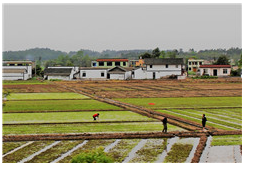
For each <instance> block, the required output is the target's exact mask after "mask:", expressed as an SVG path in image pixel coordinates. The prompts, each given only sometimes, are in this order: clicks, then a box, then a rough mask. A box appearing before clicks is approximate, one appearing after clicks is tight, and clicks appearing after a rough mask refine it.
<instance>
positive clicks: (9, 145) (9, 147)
mask: <svg viewBox="0 0 254 169" xmlns="http://www.w3.org/2000/svg"><path fill="white" fill-rule="evenodd" d="M26 143H27V142H24V141H21V142H3V154H6V153H8V152H9V151H11V150H13V149H15V148H18V147H19V146H21V145H23V144H26Z"/></svg>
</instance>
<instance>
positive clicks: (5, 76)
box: [2, 73, 27, 80]
mask: <svg viewBox="0 0 254 169" xmlns="http://www.w3.org/2000/svg"><path fill="white" fill-rule="evenodd" d="M2 77H3V80H27V76H26V77H24V74H23V73H3V74H2Z"/></svg>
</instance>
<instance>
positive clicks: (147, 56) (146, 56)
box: [140, 52, 152, 59]
mask: <svg viewBox="0 0 254 169" xmlns="http://www.w3.org/2000/svg"><path fill="white" fill-rule="evenodd" d="M140 57H141V58H142V59H145V58H151V57H152V55H151V54H150V53H148V52H145V53H143V54H141V55H140Z"/></svg>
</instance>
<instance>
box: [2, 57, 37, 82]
mask: <svg viewBox="0 0 254 169" xmlns="http://www.w3.org/2000/svg"><path fill="white" fill-rule="evenodd" d="M33 68H34V62H32V61H3V72H2V73H3V74H2V77H3V80H27V79H30V78H32V69H33Z"/></svg>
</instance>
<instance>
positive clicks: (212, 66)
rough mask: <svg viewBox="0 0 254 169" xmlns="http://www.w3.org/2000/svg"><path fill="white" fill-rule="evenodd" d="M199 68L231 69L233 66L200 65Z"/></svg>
mask: <svg viewBox="0 0 254 169" xmlns="http://www.w3.org/2000/svg"><path fill="white" fill-rule="evenodd" d="M199 68H231V65H200V66H199Z"/></svg>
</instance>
